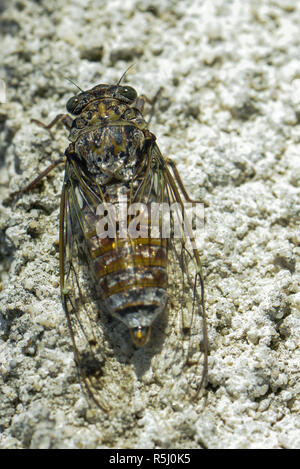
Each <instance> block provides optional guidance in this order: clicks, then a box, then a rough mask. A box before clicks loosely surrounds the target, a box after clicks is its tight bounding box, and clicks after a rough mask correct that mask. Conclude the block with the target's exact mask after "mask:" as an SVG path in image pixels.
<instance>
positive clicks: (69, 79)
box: [65, 70, 127, 93]
mask: <svg viewBox="0 0 300 469" xmlns="http://www.w3.org/2000/svg"><path fill="white" fill-rule="evenodd" d="M126 71H127V70H126ZM65 79H66V80H68V81H69V82H70V83H73V85H74V86H76V88H78V89H79V90H80V91H81V92H82V93H84V90H82V89H81V88H80V87H79V86H78V85H76V83H74V81H73V80H71V78H68V77H65Z"/></svg>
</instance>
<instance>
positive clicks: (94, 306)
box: [60, 162, 109, 410]
mask: <svg viewBox="0 0 300 469" xmlns="http://www.w3.org/2000/svg"><path fill="white" fill-rule="evenodd" d="M100 200H101V199H100ZM98 203H99V195H97V194H96V193H95V192H94V191H93V190H92V189H91V188H90V187H89V185H88V181H87V180H86V178H85V177H84V173H83V172H82V171H81V170H80V168H78V167H77V166H75V164H72V163H69V162H67V163H66V176H65V183H64V187H63V191H62V196H61V211H60V282H61V295H62V303H63V306H64V309H65V313H66V317H67V322H68V327H69V330H70V334H71V338H72V342H73V348H74V355H75V360H76V363H77V366H78V370H79V373H80V375H81V378H82V380H83V382H84V384H85V386H86V389H87V391H88V393H89V394H90V396H91V397H92V398H93V400H94V401H95V402H96V404H97V405H98V406H99V407H101V408H102V409H104V410H108V408H109V406H108V405H107V403H106V402H104V401H103V398H100V397H99V395H100V390H101V387H102V386H101V377H102V371H101V370H102V368H103V365H104V355H103V347H102V343H103V331H102V328H101V326H100V317H99V311H100V309H99V305H98V300H99V298H98V297H97V289H96V283H95V282H94V281H93V278H92V277H91V266H90V261H91V260H90V258H89V250H88V242H89V236H90V233H91V231H92V230H95V223H96V219H95V213H96V206H97V204H98Z"/></svg>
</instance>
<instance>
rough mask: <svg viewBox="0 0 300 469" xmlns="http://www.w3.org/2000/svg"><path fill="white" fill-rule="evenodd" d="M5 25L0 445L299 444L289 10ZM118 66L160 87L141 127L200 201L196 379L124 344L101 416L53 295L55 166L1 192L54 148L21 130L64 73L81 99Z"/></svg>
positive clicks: (295, 20)
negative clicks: (204, 381) (200, 349)
mask: <svg viewBox="0 0 300 469" xmlns="http://www.w3.org/2000/svg"><path fill="white" fill-rule="evenodd" d="M0 14H1V17H0V34H1V50H0V63H1V68H0V79H1V80H2V81H1V82H0V83H1V96H2V101H6V102H4V103H2V104H0V195H1V201H3V205H1V208H0V210H1V212H0V213H1V217H0V241H1V245H0V261H1V264H0V274H1V282H2V283H1V286H2V292H1V299H0V313H1V314H0V331H1V336H0V371H1V378H0V379H1V381H0V424H1V427H0V428H1V434H0V447H1V448H111V447H121V448H202V447H206V448H299V447H300V417H299V362H300V353H299V326H300V318H299V309H300V288H299V281H300V269H299V250H300V249H299V245H300V227H299V215H300V198H299V195H300V189H299V185H300V160H299V153H300V145H299V137H300V61H299V50H300V36H299V27H300V4H299V2H298V1H297V0H273V1H269V0H263V1H255V0H253V1H250V0H248V1H244V0H233V1H231V2H228V1H226V0H223V1H222V0H219V1H218V0H203V1H201V0H185V1H184V2H183V1H180V0H173V1H172V0H169V1H167V0H159V1H156V0H151V1H148V0H146V1H139V0H122V1H120V0H114V1H103V2H101V8H100V7H99V2H97V1H93V0H91V1H87V2H81V1H67V0H64V1H61V2H55V1H53V0H47V1H43V0H41V1H30V0H19V1H15V0H13V1H1V2H0ZM131 63H135V66H134V70H131V71H130V72H129V73H128V75H127V82H128V83H130V84H131V85H132V86H134V87H135V88H136V89H137V90H138V91H139V92H140V93H143V94H146V95H148V96H150V97H151V96H153V95H154V94H155V93H156V91H157V90H158V88H159V87H163V92H162V95H161V97H160V100H159V103H158V104H157V107H156V112H155V116H154V118H153V120H152V123H151V130H152V131H153V132H154V133H155V134H156V135H157V138H158V143H159V146H160V148H161V150H162V152H163V154H165V155H167V156H169V157H172V158H173V159H174V161H175V162H176V163H177V165H178V169H179V171H180V173H181V176H182V178H183V180H184V182H185V184H186V188H187V190H188V192H189V193H190V195H191V196H192V197H193V198H197V199H202V200H204V201H205V202H206V203H207V205H208V206H207V208H206V209H205V239H204V249H203V256H202V259H203V265H204V273H205V285H206V301H207V316H208V325H209V343H210V356H209V373H208V385H207V391H206V395H204V396H200V397H199V399H198V401H196V402H191V401H190V400H188V399H187V397H186V395H185V393H183V392H182V389H184V374H183V376H180V378H179V377H178V376H177V375H176V369H175V368H174V366H173V365H172V356H171V357H170V356H169V355H168V352H167V351H165V352H164V344H161V349H160V350H159V353H158V354H157V355H156V354H155V353H152V352H151V346H149V348H147V349H145V350H143V349H141V350H138V351H137V350H134V349H133V347H132V346H131V344H129V342H128V337H127V336H125V335H124V336H120V335H119V343H118V351H119V352H118V357H120V356H122V357H123V363H122V361H120V360H117V358H116V355H115V354H114V353H113V350H112V349H109V348H107V349H106V351H107V353H106V356H104V359H103V360H104V370H105V371H104V375H105V383H106V390H105V391H104V394H105V395H106V396H107V398H108V399H109V398H111V402H112V403H113V410H112V411H111V412H109V413H108V414H107V413H103V412H101V411H100V410H99V409H97V408H95V406H93V405H92V404H91V403H90V402H89V401H88V400H87V398H86V396H85V394H84V392H83V389H82V387H81V386H80V380H79V378H78V375H77V372H76V367H75V364H74V360H73V353H72V346H71V340H70V337H69V333H68V329H67V325H66V320H65V316H64V312H63V310H62V307H61V303H60V298H59V277H58V269H59V267H58V249H57V246H56V240H57V238H58V213H59V194H60V189H61V184H62V180H63V174H62V173H63V172H62V171H60V170H59V169H57V170H55V171H54V172H53V175H50V176H49V177H47V178H46V180H45V181H44V182H42V183H41V184H40V185H39V186H38V187H37V188H36V189H34V190H33V191H32V193H30V194H27V195H25V196H24V197H23V198H22V199H21V200H20V201H19V202H18V203H17V205H16V206H13V205H12V204H8V205H7V204H5V199H6V198H7V196H8V194H9V193H10V192H13V191H15V190H18V189H19V188H20V187H22V186H23V185H24V184H26V183H28V182H29V181H31V180H32V179H33V178H34V177H35V176H36V175H37V174H38V172H39V171H41V170H43V169H44V168H46V166H47V165H48V164H49V161H53V160H55V159H56V158H57V157H58V156H59V155H60V154H62V153H63V151H64V149H65V147H66V145H67V137H66V132H65V131H64V129H62V128H58V129H57V130H55V132H54V133H55V139H54V140H52V139H51V138H50V136H49V134H48V133H47V132H46V131H45V130H44V129H42V128H40V127H37V126H36V125H35V124H34V123H32V122H31V119H32V118H35V119H40V120H42V121H44V122H50V121H51V119H53V118H54V117H55V115H56V114H58V113H61V112H64V110H65V103H66V101H67V99H68V98H69V97H70V96H72V95H74V94H76V92H77V90H76V88H75V87H74V86H73V85H72V84H71V83H70V82H68V81H67V80H66V79H65V77H68V78H70V79H72V80H73V81H75V82H76V83H77V84H78V85H79V86H80V87H81V88H83V89H88V88H89V87H91V86H94V85H95V84H97V83H101V82H102V83H103V82H104V83H105V82H106V83H113V82H116V81H117V80H118V78H119V77H120V76H121V74H122V73H123V72H124V70H125V69H126V68H127V67H128V66H129V65H130V64H131ZM4 87H5V90H4ZM4 91H6V93H4ZM3 94H5V98H6V99H3ZM117 334H118V331H117V332H116V335H117ZM170 368H171V369H172V372H173V375H172V374H170V373H169V369H170Z"/></svg>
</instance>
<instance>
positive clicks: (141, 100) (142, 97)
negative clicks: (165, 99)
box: [134, 87, 163, 125]
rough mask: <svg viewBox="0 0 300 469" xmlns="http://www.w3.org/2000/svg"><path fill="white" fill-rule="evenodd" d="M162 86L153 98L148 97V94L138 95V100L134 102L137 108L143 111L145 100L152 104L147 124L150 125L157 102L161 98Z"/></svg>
mask: <svg viewBox="0 0 300 469" xmlns="http://www.w3.org/2000/svg"><path fill="white" fill-rule="evenodd" d="M162 89H163V88H162V87H160V88H159V89H158V90H157V92H156V93H155V95H154V96H153V98H152V99H150V98H148V96H146V95H144V94H142V95H140V96H138V97H137V99H136V101H135V104H134V107H135V108H136V109H138V110H139V111H140V112H141V113H143V111H144V107H145V102H147V103H149V104H150V105H151V109H150V117H149V119H148V122H147V124H148V125H149V124H150V122H151V120H152V117H153V116H154V107H155V104H156V102H157V100H158V98H159V95H160V94H161V92H162Z"/></svg>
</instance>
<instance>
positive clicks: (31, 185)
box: [10, 114, 72, 198]
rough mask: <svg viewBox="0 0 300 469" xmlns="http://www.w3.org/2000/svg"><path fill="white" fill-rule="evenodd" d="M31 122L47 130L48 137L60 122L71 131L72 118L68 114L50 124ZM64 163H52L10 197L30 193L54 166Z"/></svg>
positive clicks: (33, 120) (60, 161) (61, 115)
mask: <svg viewBox="0 0 300 469" xmlns="http://www.w3.org/2000/svg"><path fill="white" fill-rule="evenodd" d="M31 122H35V123H36V124H38V125H39V126H41V127H43V128H44V129H46V130H48V131H49V133H50V135H51V136H52V133H51V130H50V129H51V128H52V127H54V126H55V125H57V124H59V123H60V122H62V123H63V125H64V126H65V127H66V128H67V129H68V130H70V129H71V125H72V118H71V116H69V115H68V114H58V115H57V116H56V117H55V118H54V119H53V120H52V121H51V122H50V124H45V123H44V122H41V121H39V120H36V119H31ZM63 163H65V159H64V158H60V159H59V160H57V161H54V163H51V164H50V165H49V166H48V167H47V168H46V169H45V170H44V171H42V172H41V173H40V174H39V175H38V176H37V177H36V178H35V179H34V180H33V181H31V182H30V183H29V184H27V186H25V187H23V189H21V190H19V191H16V192H13V193H12V194H11V195H10V197H13V198H15V197H19V196H21V195H22V194H24V193H26V192H30V191H31V190H32V189H34V187H36V186H37V185H38V184H39V182H40V181H41V180H42V179H43V178H44V177H46V176H47V175H48V174H49V173H50V172H51V171H52V170H53V169H54V168H56V166H58V165H60V164H63Z"/></svg>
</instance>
